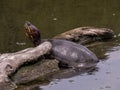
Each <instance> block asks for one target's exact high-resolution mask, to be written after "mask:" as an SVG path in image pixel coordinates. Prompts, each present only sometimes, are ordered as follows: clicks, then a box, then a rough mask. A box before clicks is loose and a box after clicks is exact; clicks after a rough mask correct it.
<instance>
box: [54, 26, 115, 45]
mask: <svg viewBox="0 0 120 90" xmlns="http://www.w3.org/2000/svg"><path fill="white" fill-rule="evenodd" d="M113 36H114V33H113V31H112V30H111V29H108V28H96V27H79V28H75V29H72V30H69V31H67V32H64V33H62V34H59V35H57V36H55V37H54V38H57V39H66V40H70V41H73V42H77V43H80V44H88V43H91V42H94V41H101V40H102V41H103V40H108V39H111V38H113Z"/></svg>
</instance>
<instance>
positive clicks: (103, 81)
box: [0, 0, 120, 90]
mask: <svg viewBox="0 0 120 90" xmlns="http://www.w3.org/2000/svg"><path fill="white" fill-rule="evenodd" d="M0 17H1V18H0V19H1V20H0V42H1V43H0V52H1V53H3V52H14V51H17V50H21V49H24V48H26V47H30V46H31V43H30V42H29V40H27V39H26V37H25V35H24V30H23V29H24V27H23V25H24V23H25V21H26V20H28V21H30V22H32V23H33V24H35V25H36V26H37V27H38V28H39V29H40V31H41V34H42V37H43V38H51V37H53V36H55V35H56V34H59V33H61V32H64V31H66V30H70V29H73V28H76V27H79V26H97V27H106V28H111V29H113V30H114V32H115V34H116V36H117V37H116V38H115V39H114V40H111V41H108V42H101V43H97V44H96V45H95V46H94V45H91V47H89V48H90V49H91V50H93V51H94V52H95V53H96V54H97V56H98V57H99V58H100V59H105V60H106V61H103V62H100V63H99V64H98V66H97V67H98V68H99V70H98V72H95V73H94V74H92V75H75V74H74V77H71V78H66V79H60V81H58V82H57V84H52V85H51V83H54V81H51V83H50V84H49V85H47V86H44V87H42V88H43V90H56V89H57V90H61V89H64V90H78V89H80V88H81V89H82V90H101V89H104V90H119V88H120V87H119V83H120V77H119V76H120V72H119V70H118V68H120V65H119V61H118V59H119V53H120V50H119V43H120V39H119V33H120V31H119V28H120V27H119V26H120V25H119V24H120V0H109V1H108V0H34V1H33V0H24V1H23V0H1V1H0ZM112 47H115V48H116V47H118V48H117V50H115V49H114V48H113V49H114V50H113V49H112ZM111 77H112V78H111ZM69 81H71V82H69ZM72 81H73V82H72ZM86 85H87V86H86ZM21 90H22V89H21ZM33 90H41V89H40V87H38V88H37V87H36V88H35V89H33Z"/></svg>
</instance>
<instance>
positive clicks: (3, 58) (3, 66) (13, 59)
mask: <svg viewBox="0 0 120 90" xmlns="http://www.w3.org/2000/svg"><path fill="white" fill-rule="evenodd" d="M51 47H52V45H51V43H50V42H44V43H42V44H41V45H39V46H37V47H35V48H28V49H25V50H22V51H19V52H16V53H7V54H1V55H0V83H3V82H9V78H8V77H9V76H10V75H11V74H12V73H14V72H15V71H16V70H17V69H18V68H19V67H20V66H21V65H23V64H24V63H26V62H31V61H33V60H35V59H37V58H39V57H40V56H42V55H44V54H46V53H47V52H49V50H50V49H51Z"/></svg>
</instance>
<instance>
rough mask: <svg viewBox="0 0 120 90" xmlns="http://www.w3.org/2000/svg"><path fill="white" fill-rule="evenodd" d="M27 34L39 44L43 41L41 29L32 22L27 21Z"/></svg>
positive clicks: (33, 41) (34, 42) (35, 43)
mask: <svg viewBox="0 0 120 90" xmlns="http://www.w3.org/2000/svg"><path fill="white" fill-rule="evenodd" d="M24 26H25V35H26V36H27V37H28V38H29V39H30V41H31V42H32V43H33V44H34V46H37V45H39V44H40V43H41V36H40V31H39V29H38V28H37V27H35V26H34V25H32V24H31V23H30V22H28V21H26V23H25V25H24Z"/></svg>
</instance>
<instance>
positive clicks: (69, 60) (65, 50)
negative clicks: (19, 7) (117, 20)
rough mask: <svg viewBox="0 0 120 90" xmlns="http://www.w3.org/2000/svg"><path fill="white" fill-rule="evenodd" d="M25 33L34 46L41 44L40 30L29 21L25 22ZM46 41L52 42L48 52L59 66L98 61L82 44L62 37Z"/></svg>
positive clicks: (87, 63)
mask: <svg viewBox="0 0 120 90" xmlns="http://www.w3.org/2000/svg"><path fill="white" fill-rule="evenodd" d="M25 33H26V36H27V37H28V38H29V39H30V40H31V42H32V43H33V44H34V46H38V45H39V44H41V41H42V40H41V35H40V31H39V29H38V28H37V27H35V26H34V25H32V24H31V23H30V22H26V23H25ZM47 41H49V42H50V43H51V44H52V49H51V51H50V54H51V55H52V56H54V58H56V59H57V60H58V61H59V62H60V63H59V65H60V66H61V65H62V66H67V67H84V66H85V65H88V66H89V65H90V66H91V64H92V65H93V64H96V63H97V62H98V61H99V60H98V58H97V57H96V55H95V54H94V53H93V52H92V51H90V50H89V49H87V48H86V47H85V46H83V45H80V44H76V43H74V42H71V41H67V40H62V39H48V40H47ZM88 66H87V67H88ZM85 67H86V66H85Z"/></svg>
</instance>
